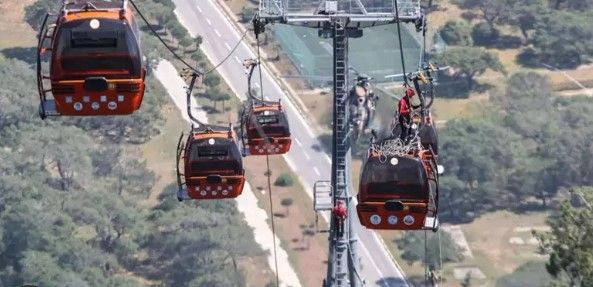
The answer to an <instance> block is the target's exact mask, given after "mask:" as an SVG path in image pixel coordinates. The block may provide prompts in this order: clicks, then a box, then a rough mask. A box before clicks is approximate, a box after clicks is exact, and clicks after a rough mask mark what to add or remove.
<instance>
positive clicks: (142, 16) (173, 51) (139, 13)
mask: <svg viewBox="0 0 593 287" xmlns="http://www.w3.org/2000/svg"><path fill="white" fill-rule="evenodd" d="M129 1H130V3H131V4H132V6H133V7H134V9H135V10H136V12H137V13H138V15H140V18H142V20H143V21H144V23H145V24H146V26H148V29H150V31H151V32H152V34H153V35H154V36H156V37H157V38H158V39H159V41H160V42H161V44H163V46H165V48H167V50H169V52H171V54H172V55H173V56H174V57H175V58H176V59H177V60H179V61H180V62H181V63H183V64H184V65H185V66H186V67H187V68H188V69H190V70H192V71H193V72H195V73H197V74H198V75H202V76H203V75H207V74H210V73H212V72H214V71H215V70H216V69H218V68H219V67H220V66H221V65H222V64H224V63H225V62H226V61H227V60H228V59H229V58H230V57H231V55H232V54H233V53H234V52H235V51H236V50H237V48H238V47H239V44H241V42H242V41H243V40H244V39H245V37H246V36H247V30H246V31H245V32H244V33H243V35H242V36H241V38H240V39H239V41H238V42H237V44H235V46H234V47H233V49H231V51H230V52H229V54H228V55H227V56H226V57H225V58H224V59H222V61H220V63H218V64H217V65H215V66H214V67H213V68H212V69H210V70H207V71H206V72H202V71H200V70H198V69H196V68H194V67H193V66H192V65H190V64H189V63H188V62H187V61H185V60H184V59H183V58H182V57H181V56H179V55H178V54H177V53H176V52H175V50H173V48H171V47H170V46H169V45H168V44H167V43H166V42H165V40H164V39H163V38H162V37H161V36H160V35H159V33H158V32H157V31H156V30H155V29H154V28H153V27H152V25H151V24H150V22H148V19H146V17H145V16H144V15H143V14H142V12H140V9H138V6H136V3H134V0H129Z"/></svg>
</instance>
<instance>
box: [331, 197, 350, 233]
mask: <svg viewBox="0 0 593 287" xmlns="http://www.w3.org/2000/svg"><path fill="white" fill-rule="evenodd" d="M332 215H333V216H334V218H335V219H336V222H337V223H338V229H337V230H336V231H337V233H338V237H342V236H344V221H346V217H347V216H348V209H347V207H346V203H345V202H344V201H343V200H338V201H337V202H336V204H335V205H334V208H333V209H332Z"/></svg>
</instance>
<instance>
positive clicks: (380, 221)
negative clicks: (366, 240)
mask: <svg viewBox="0 0 593 287" xmlns="http://www.w3.org/2000/svg"><path fill="white" fill-rule="evenodd" d="M417 80H418V78H417V79H415V83H416V81H417ZM416 90H417V92H418V93H419V94H421V91H420V89H419V88H417V89H416ZM421 96H422V95H421ZM430 96H431V101H430V104H432V94H431V95H430ZM422 102H423V103H424V100H422ZM430 104H429V105H427V106H423V107H422V109H421V110H420V111H415V112H413V113H412V115H411V117H410V118H411V123H410V124H411V127H412V130H413V133H412V135H411V136H410V137H409V138H406V139H401V138H400V136H399V135H396V134H394V135H393V136H392V137H389V138H387V139H384V140H382V141H380V142H379V143H378V144H375V142H374V140H373V141H372V143H371V147H370V149H369V151H368V156H367V158H366V161H365V163H364V164H363V168H362V173H361V177H360V184H359V193H358V195H357V199H358V205H357V206H356V210H357V212H358V217H359V219H360V222H361V224H362V225H363V226H365V227H366V228H369V229H391V230H421V229H430V230H433V231H436V230H437V229H438V226H439V222H438V216H437V215H438V202H439V174H440V173H441V172H442V167H440V166H439V165H438V164H437V160H438V154H437V148H438V142H437V136H436V129H435V127H434V126H433V121H432V116H431V113H430V109H429V108H430ZM394 130H395V129H394Z"/></svg>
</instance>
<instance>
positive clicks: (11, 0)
mask: <svg viewBox="0 0 593 287" xmlns="http://www.w3.org/2000/svg"><path fill="white" fill-rule="evenodd" d="M34 2H35V0H22V1H17V0H2V1H0V14H1V15H2V17H0V35H2V37H0V49H5V48H13V47H32V46H35V45H36V39H35V35H36V33H35V31H33V29H31V27H30V26H29V24H27V23H26V22H25V19H24V16H25V7H27V6H29V5H31V4H33V3H34Z"/></svg>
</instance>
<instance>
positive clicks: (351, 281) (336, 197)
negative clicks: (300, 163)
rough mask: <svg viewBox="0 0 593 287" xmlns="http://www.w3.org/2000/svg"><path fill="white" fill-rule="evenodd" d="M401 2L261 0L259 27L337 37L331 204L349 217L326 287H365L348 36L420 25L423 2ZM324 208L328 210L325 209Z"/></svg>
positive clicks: (333, 250) (334, 240)
mask: <svg viewBox="0 0 593 287" xmlns="http://www.w3.org/2000/svg"><path fill="white" fill-rule="evenodd" d="M397 2H398V4H397V7H396V6H395V1H394V0H391V1H390V0H383V1H376V0H260V5H259V12H258V13H257V15H256V21H255V22H256V25H258V24H257V23H260V24H262V25H265V24H267V23H280V24H289V25H298V26H304V27H310V28H316V29H319V30H320V31H319V35H320V36H322V37H332V38H333V66H334V67H333V73H334V75H333V80H334V96H333V134H332V177H331V190H332V192H331V194H332V206H333V205H335V203H336V202H338V201H344V202H345V203H346V207H347V212H348V213H347V214H348V216H347V217H346V219H345V221H344V222H343V223H342V224H343V227H344V228H343V229H344V230H343V232H338V224H340V223H339V222H338V221H337V220H336V218H334V217H333V216H332V217H331V222H330V232H329V252H328V254H329V255H328V267H327V276H326V278H325V280H324V284H323V286H324V287H326V286H327V287H330V286H331V287H334V286H338V287H342V286H351V287H359V286H361V285H363V278H362V275H361V274H360V273H359V272H358V270H359V269H360V268H359V266H358V262H359V260H358V253H357V248H356V245H357V236H356V233H355V232H354V230H353V228H352V222H351V220H350V219H352V218H356V217H355V216H354V214H355V212H356V209H355V207H354V205H353V201H352V196H351V195H350V190H349V189H350V186H351V182H350V161H351V149H350V139H349V131H350V125H349V123H348V108H347V106H348V105H347V101H346V98H347V95H348V90H349V88H350V86H349V84H348V67H349V66H348V38H354V37H362V29H363V28H366V27H372V26H378V25H385V24H393V23H397V22H398V21H399V22H415V23H417V24H418V23H420V22H421V21H422V17H423V14H422V12H421V9H420V1H419V0H398V1H397ZM396 11H397V12H398V13H396ZM324 192H327V191H324ZM316 206H317V204H316ZM323 208H324V210H327V206H324V207H323Z"/></svg>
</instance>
